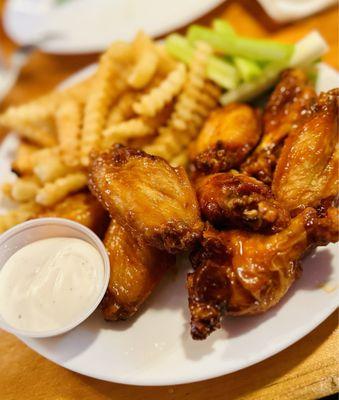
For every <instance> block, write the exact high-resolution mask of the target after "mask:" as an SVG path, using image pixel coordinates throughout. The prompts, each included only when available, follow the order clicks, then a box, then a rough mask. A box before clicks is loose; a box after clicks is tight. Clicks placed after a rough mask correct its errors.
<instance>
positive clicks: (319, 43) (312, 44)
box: [289, 31, 328, 67]
mask: <svg viewBox="0 0 339 400" xmlns="http://www.w3.org/2000/svg"><path fill="white" fill-rule="evenodd" d="M327 51H328V45H327V43H326V41H325V40H324V38H323V37H322V36H321V35H320V33H319V32H318V31H312V32H310V33H309V34H308V35H306V36H305V37H304V38H302V39H301V40H299V41H298V42H297V43H296V45H295V51H294V53H293V55H292V57H291V60H290V63H289V66H290V67H303V66H305V65H309V64H311V63H312V62H314V61H316V60H317V59H318V58H320V57H321V56H322V55H323V54H325V53H326V52H327Z"/></svg>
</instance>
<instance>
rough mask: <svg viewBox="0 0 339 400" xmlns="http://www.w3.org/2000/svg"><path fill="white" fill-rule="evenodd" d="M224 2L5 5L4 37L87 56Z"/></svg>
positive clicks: (23, 1) (39, 0)
mask: <svg viewBox="0 0 339 400" xmlns="http://www.w3.org/2000/svg"><path fill="white" fill-rule="evenodd" d="M221 3H223V0H170V1H168V0H9V1H8V2H7V5H6V9H5V13H4V28H5V30H6V33H7V34H8V35H9V36H10V37H11V38H12V39H13V40H14V41H16V42H17V43H19V44H27V43H31V42H36V41H40V40H41V38H44V37H46V36H48V38H49V40H46V41H43V42H42V43H41V45H40V47H41V48H42V49H43V50H44V51H46V52H50V53H61V54H68V53H72V54H75V53H90V52H99V51H102V50H104V49H105V48H107V46H108V45H109V43H111V42H112V41H114V40H116V39H123V40H130V39H132V38H133V37H134V36H135V33H136V32H137V31H138V30H139V29H143V30H144V31H145V32H147V33H148V34H149V35H151V36H152V37H156V36H160V35H163V34H165V33H167V32H170V31H172V30H174V29H177V28H180V27H181V26H184V25H186V24H188V23H189V22H191V21H192V20H194V19H196V18H198V17H200V16H202V15H204V14H205V13H207V12H209V11H211V10H212V9H213V8H215V7H216V6H218V5H219V4H221Z"/></svg>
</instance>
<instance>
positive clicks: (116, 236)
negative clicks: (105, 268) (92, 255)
mask: <svg viewBox="0 0 339 400" xmlns="http://www.w3.org/2000/svg"><path fill="white" fill-rule="evenodd" d="M104 244H105V247H106V249H107V252H108V255H109V259H110V279H109V284H108V288H107V292H106V294H105V297H104V299H103V301H102V304H101V306H102V311H103V314H104V317H105V319H106V320H110V321H115V320H121V319H127V318H129V317H131V316H133V315H134V314H135V313H136V312H137V311H138V310H139V308H140V307H141V305H142V304H143V303H144V301H145V300H146V299H147V298H148V296H149V295H150V294H151V292H152V291H153V289H154V287H155V286H156V285H157V284H158V283H159V281H160V280H161V278H162V277H163V275H164V274H165V272H166V271H167V270H168V268H169V267H170V266H171V265H173V264H174V262H175V256H173V255H170V254H167V253H165V252H164V251H161V250H158V249H155V248H153V247H150V246H149V245H147V244H146V243H145V242H144V241H143V240H140V239H138V238H137V237H136V236H135V235H133V234H132V232H131V231H130V229H128V228H127V227H123V226H121V225H119V224H118V223H117V222H116V221H115V220H112V221H111V224H110V226H109V228H108V230H107V232H106V235H105V239H104Z"/></svg>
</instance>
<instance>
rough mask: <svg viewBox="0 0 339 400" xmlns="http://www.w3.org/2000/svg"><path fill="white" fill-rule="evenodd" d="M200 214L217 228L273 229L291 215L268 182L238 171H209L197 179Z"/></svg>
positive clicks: (288, 219) (270, 230)
mask: <svg viewBox="0 0 339 400" xmlns="http://www.w3.org/2000/svg"><path fill="white" fill-rule="evenodd" d="M196 192H197V198H198V203H199V206H200V211H201V215H202V217H203V218H205V219H206V220H208V221H209V222H211V223H212V224H213V225H214V226H215V227H217V228H249V229H251V230H254V231H263V232H266V233H268V232H271V233H275V232H278V231H281V230H282V229H284V228H285V227H286V226H287V225H288V224H289V221H290V216H289V213H288V211H287V210H285V209H284V208H283V207H282V206H281V205H280V204H279V203H278V202H277V201H276V200H274V198H273V194H272V192H271V190H270V188H269V187H268V186H266V185H265V184H264V183H262V182H261V181H258V180H256V179H254V178H251V177H249V176H247V175H244V174H239V173H231V172H225V173H219V174H213V175H208V176H206V177H203V178H201V179H199V180H198V181H197V183H196Z"/></svg>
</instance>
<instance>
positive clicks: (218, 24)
mask: <svg viewBox="0 0 339 400" xmlns="http://www.w3.org/2000/svg"><path fill="white" fill-rule="evenodd" d="M212 27H213V29H214V30H215V31H216V32H219V33H222V34H224V35H230V36H235V35H236V33H235V30H234V29H233V28H232V26H231V25H230V24H229V23H228V22H227V21H225V20H223V19H215V20H214V21H213V23H212Z"/></svg>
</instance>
